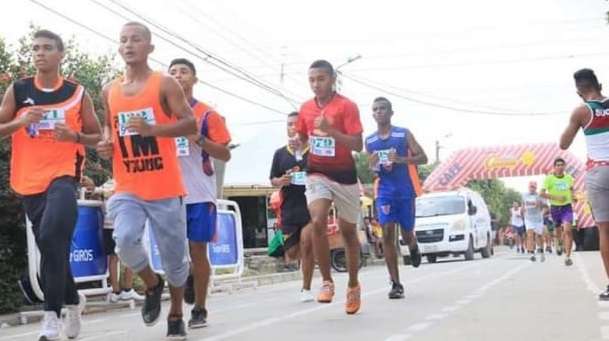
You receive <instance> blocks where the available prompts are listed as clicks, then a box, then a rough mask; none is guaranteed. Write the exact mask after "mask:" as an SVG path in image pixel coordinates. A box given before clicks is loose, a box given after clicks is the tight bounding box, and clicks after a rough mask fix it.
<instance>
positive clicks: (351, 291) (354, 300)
mask: <svg viewBox="0 0 609 341" xmlns="http://www.w3.org/2000/svg"><path fill="white" fill-rule="evenodd" d="M361 292H362V290H361V286H360V285H359V284H358V285H357V286H356V287H355V288H347V302H345V311H346V312H347V314H349V315H352V314H355V313H357V311H358V310H359V308H360V306H361V305H362V300H361Z"/></svg>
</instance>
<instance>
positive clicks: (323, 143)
mask: <svg viewBox="0 0 609 341" xmlns="http://www.w3.org/2000/svg"><path fill="white" fill-rule="evenodd" d="M310 144H311V154H313V155H317V156H326V157H334V156H335V155H336V140H334V138H333V137H322V136H312V137H311V141H310Z"/></svg>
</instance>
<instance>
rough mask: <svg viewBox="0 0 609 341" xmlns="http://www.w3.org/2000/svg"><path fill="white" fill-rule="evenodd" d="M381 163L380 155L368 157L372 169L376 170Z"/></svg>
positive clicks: (374, 153) (375, 154)
mask: <svg viewBox="0 0 609 341" xmlns="http://www.w3.org/2000/svg"><path fill="white" fill-rule="evenodd" d="M378 163H379V154H378V153H377V152H373V153H372V154H370V155H368V165H369V167H370V168H372V169H374V168H376V165H378Z"/></svg>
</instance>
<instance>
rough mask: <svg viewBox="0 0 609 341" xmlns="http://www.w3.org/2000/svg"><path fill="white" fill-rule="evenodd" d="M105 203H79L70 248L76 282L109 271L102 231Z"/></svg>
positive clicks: (87, 201) (102, 274) (88, 201)
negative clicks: (103, 206)
mask: <svg viewBox="0 0 609 341" xmlns="http://www.w3.org/2000/svg"><path fill="white" fill-rule="evenodd" d="M102 205H103V203H102V202H101V201H94V200H79V201H78V219H77V220H76V228H75V229H74V235H73V237H72V246H71V248H70V266H71V269H72V275H73V276H74V279H75V280H76V282H79V279H83V280H85V278H90V277H99V276H104V275H105V274H106V272H107V269H108V262H107V257H106V255H105V253H104V247H103V236H102V229H103V223H104V215H103V211H102Z"/></svg>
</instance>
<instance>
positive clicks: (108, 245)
mask: <svg viewBox="0 0 609 341" xmlns="http://www.w3.org/2000/svg"><path fill="white" fill-rule="evenodd" d="M113 232H114V230H112V229H103V235H104V236H103V238H104V254H105V255H106V256H112V255H116V252H115V251H114V248H115V247H116V243H115V242H114V238H112V233H113Z"/></svg>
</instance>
